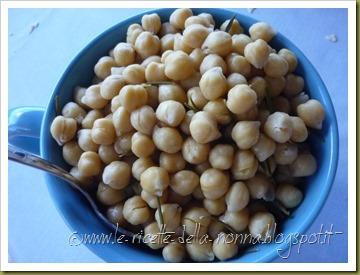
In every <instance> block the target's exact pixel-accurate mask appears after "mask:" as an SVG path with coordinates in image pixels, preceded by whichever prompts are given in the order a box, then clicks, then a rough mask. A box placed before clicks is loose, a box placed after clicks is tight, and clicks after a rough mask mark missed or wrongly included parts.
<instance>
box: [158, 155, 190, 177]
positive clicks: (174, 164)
mask: <svg viewBox="0 0 360 275" xmlns="http://www.w3.org/2000/svg"><path fill="white" fill-rule="evenodd" d="M159 165H160V167H163V168H165V169H166V170H167V171H168V172H169V173H176V172H178V171H180V170H183V169H184V168H185V165H186V162H185V160H184V158H183V157H182V155H181V153H180V152H178V153H175V154H168V153H164V152H161V153H160V157H159Z"/></svg>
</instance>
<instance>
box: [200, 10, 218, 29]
mask: <svg viewBox="0 0 360 275" xmlns="http://www.w3.org/2000/svg"><path fill="white" fill-rule="evenodd" d="M198 16H199V17H202V18H205V19H206V20H208V21H209V23H210V25H212V26H215V20H214V18H213V16H212V15H211V14H210V13H207V12H202V13H199V14H198Z"/></svg>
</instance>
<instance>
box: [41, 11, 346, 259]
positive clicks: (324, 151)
mask: <svg viewBox="0 0 360 275" xmlns="http://www.w3.org/2000/svg"><path fill="white" fill-rule="evenodd" d="M172 11H173V9H159V10H155V11H151V12H156V13H158V14H159V15H160V17H161V19H162V21H168V19H169V16H170V14H171V13H172ZM193 11H194V13H195V14H198V13H202V12H208V13H211V14H212V15H213V16H214V19H215V21H216V24H217V26H219V25H220V23H221V22H223V21H225V20H226V19H229V18H231V17H232V16H233V15H234V12H233V11H228V10H223V9H193ZM147 13H149V12H147ZM144 14H145V13H143V14H139V15H137V16H134V17H131V18H129V19H127V20H124V21H123V22H121V23H119V24H117V25H115V26H114V27H112V28H110V29H108V30H107V31H105V32H104V33H102V34H101V35H100V36H98V37H97V38H95V39H94V40H93V41H92V42H91V43H90V44H89V45H87V46H86V47H85V48H84V49H83V50H82V51H81V52H80V53H79V54H78V55H77V56H76V57H75V59H74V60H73V61H72V62H71V64H70V65H69V67H68V68H67V70H66V71H65V73H64V74H63V76H62V77H61V79H60V81H59V83H58V85H57V87H56V89H55V91H54V93H53V95H52V97H51V99H50V102H49V104H48V106H47V110H46V113H45V116H44V118H43V121H42V128H41V135H40V151H41V156H42V157H44V158H45V159H48V160H51V161H53V162H55V163H57V164H58V165H60V166H62V167H65V168H66V167H67V165H66V164H65V163H64V161H63V159H62V154H61V149H60V147H59V146H58V145H57V144H56V143H55V141H54V139H53V138H52V137H51V136H50V124H51V121H52V120H53V119H54V118H55V116H56V114H55V108H54V106H55V97H56V96H59V97H60V102H61V103H62V104H64V103H66V102H68V101H71V100H72V92H73V89H74V87H75V86H78V85H80V86H88V85H90V83H91V80H92V78H93V67H94V65H95V64H96V62H97V60H98V59H99V58H100V57H101V56H104V55H107V54H108V52H109V50H110V49H111V48H113V47H114V46H115V45H116V44H117V43H118V42H119V41H124V40H125V39H126V30H127V27H128V26H129V25H130V24H132V23H140V22H141V17H142V16H143V15H144ZM236 16H237V19H238V20H239V22H240V23H241V25H243V26H244V27H245V28H246V29H248V28H249V26H251V25H252V24H253V23H255V22H256V20H254V19H252V18H250V17H247V16H244V15H241V14H237V15H236ZM270 44H271V45H272V47H274V48H276V49H280V48H288V49H290V50H291V51H293V52H294V53H295V54H296V56H297V57H298V60H299V65H298V68H297V72H296V73H298V74H300V75H302V76H303V77H304V79H305V83H306V86H305V91H307V92H308V93H309V95H310V96H311V98H315V99H317V100H319V101H320V102H321V103H322V104H323V106H325V110H326V119H325V121H324V124H323V129H322V130H321V136H322V138H319V137H312V140H311V145H312V152H313V153H314V154H315V156H316V158H317V161H318V170H317V172H316V174H314V175H313V176H311V177H309V178H308V179H307V183H306V186H305V187H304V192H305V196H304V201H303V202H302V204H301V205H300V206H299V207H298V208H297V209H296V210H295V211H294V213H293V214H292V218H291V219H288V220H287V221H286V222H285V223H284V224H283V228H282V232H283V234H284V236H286V235H289V234H293V233H296V232H298V233H300V234H301V233H304V232H305V230H306V229H307V228H308V227H309V226H310V225H311V223H312V222H313V221H314V220H315V218H316V216H317V215H318V213H319V212H320V210H321V208H322V206H323V205H324V202H325V200H326V198H327V196H328V193H329V191H330V188H331V185H332V182H333V179H334V176H335V172H336V166H337V160H338V148H339V146H338V129H337V122H336V116H335V111H334V108H333V105H332V102H331V99H330V97H329V94H328V91H327V89H326V87H325V85H324V83H323V82H322V80H321V78H320V76H319V74H318V73H317V72H316V70H315V68H314V67H313V65H312V64H311V63H310V62H309V60H308V59H307V58H306V57H305V56H304V54H303V53H302V52H301V51H300V50H299V49H298V48H297V47H296V46H295V45H294V44H293V43H291V42H290V41H289V40H288V39H287V38H285V37H284V36H283V35H282V34H280V33H278V34H277V35H276V37H275V38H274V39H273V40H272V41H271V43H270ZM46 180H47V185H48V188H49V192H50V194H51V197H52V198H53V200H54V202H55V204H56V206H57V209H58V210H59V212H60V213H61V215H62V217H63V219H64V220H65V222H66V223H67V224H68V226H69V227H70V228H71V229H72V230H73V231H76V232H78V234H77V236H81V235H82V234H85V233H89V234H91V233H95V234H102V233H105V234H110V233H111V230H110V229H109V228H108V227H106V226H105V225H104V224H103V223H102V222H101V221H100V220H99V219H98V218H97V217H96V216H95V214H94V213H93V211H92V210H91V208H90V206H89V204H88V203H87V202H86V201H85V200H84V199H83V198H82V197H81V196H80V195H79V194H78V193H77V192H75V191H74V190H73V189H72V188H70V187H69V186H68V185H67V184H65V183H63V182H62V181H61V180H59V179H58V178H56V177H54V176H51V175H46ZM111 241H112V240H111ZM111 241H110V243H108V244H87V246H88V248H89V249H90V250H91V251H92V252H93V253H95V254H96V255H98V256H99V257H101V258H102V259H103V260H104V261H106V262H163V259H162V257H161V255H160V254H159V253H158V252H153V251H150V250H149V249H146V248H144V247H142V246H138V245H132V244H127V243H125V244H113V243H111ZM288 245H289V244H288V243H286V242H281V243H280V241H279V243H271V244H263V245H258V246H257V251H256V252H252V253H244V255H239V256H238V257H236V258H234V259H232V260H231V261H230V262H269V261H271V260H273V259H274V258H275V257H276V256H277V255H278V251H285V250H286V249H287V247H288Z"/></svg>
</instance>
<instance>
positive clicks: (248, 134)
mask: <svg viewBox="0 0 360 275" xmlns="http://www.w3.org/2000/svg"><path fill="white" fill-rule="evenodd" d="M259 135H260V122H259V121H239V122H237V123H236V124H235V126H234V128H233V129H232V131H231V137H232V139H233V140H234V141H235V142H236V145H237V146H238V148H239V149H243V150H247V149H250V148H251V147H252V146H253V145H255V144H256V142H257V141H258V139H259Z"/></svg>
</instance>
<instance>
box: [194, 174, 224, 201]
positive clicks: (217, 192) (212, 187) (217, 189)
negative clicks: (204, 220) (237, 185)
mask: <svg viewBox="0 0 360 275" xmlns="http://www.w3.org/2000/svg"><path fill="white" fill-rule="evenodd" d="M200 186H201V191H202V192H203V194H204V196H205V198H207V199H212V200H215V199H218V198H220V197H222V196H223V195H224V194H225V193H226V192H227V191H228V189H229V176H228V175H227V174H226V173H224V172H223V171H221V170H218V169H214V168H210V169H208V170H206V171H205V172H204V173H202V174H201V177H200Z"/></svg>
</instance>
